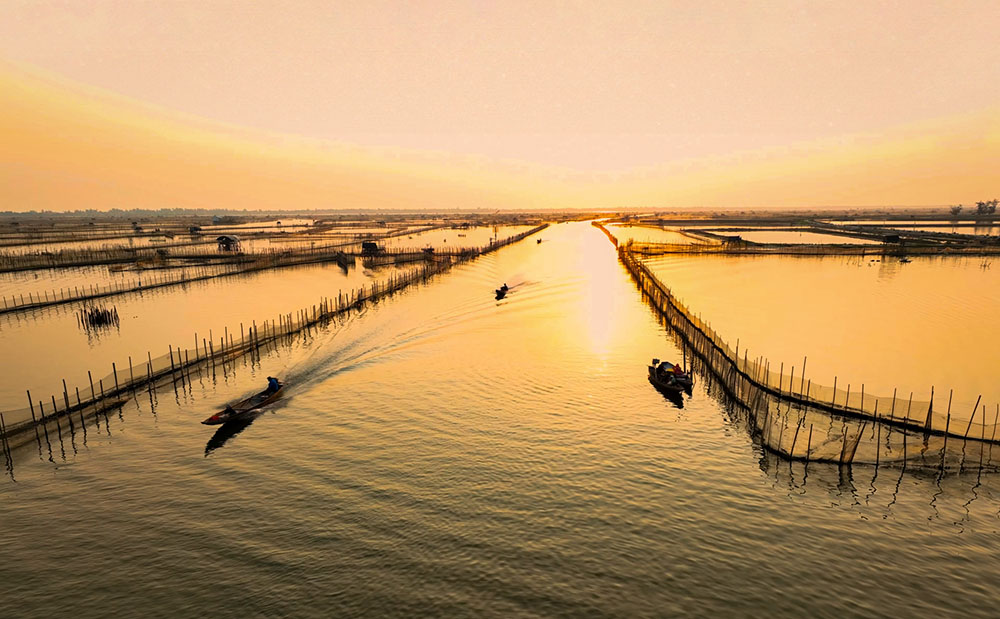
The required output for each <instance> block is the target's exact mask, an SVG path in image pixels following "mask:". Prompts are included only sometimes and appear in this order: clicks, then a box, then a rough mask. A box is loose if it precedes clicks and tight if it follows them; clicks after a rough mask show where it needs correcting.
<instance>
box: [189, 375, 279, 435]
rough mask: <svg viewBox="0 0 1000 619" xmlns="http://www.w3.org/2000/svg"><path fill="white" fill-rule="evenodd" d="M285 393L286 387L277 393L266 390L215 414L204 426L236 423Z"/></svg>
mask: <svg viewBox="0 0 1000 619" xmlns="http://www.w3.org/2000/svg"><path fill="white" fill-rule="evenodd" d="M284 392H285V385H281V386H280V387H278V390H277V391H268V390H267V389H265V390H264V391H261V392H260V393H258V394H256V395H252V396H250V397H249V398H247V399H245V400H240V401H239V402H237V403H236V404H230V405H229V406H227V407H226V408H224V409H222V410H221V411H219V412H217V413H215V414H214V415H212V416H211V417H209V418H208V419H206V420H205V421H202V423H203V424H205V425H207V426H215V425H219V424H220V423H226V422H229V421H235V420H237V419H240V418H242V417H245V416H246V415H247V414H248V413H250V412H252V411H255V410H257V409H258V408H260V407H262V406H266V405H268V404H270V403H271V402H274V401H275V400H277V399H278V398H279V397H281V394H282V393H284Z"/></svg>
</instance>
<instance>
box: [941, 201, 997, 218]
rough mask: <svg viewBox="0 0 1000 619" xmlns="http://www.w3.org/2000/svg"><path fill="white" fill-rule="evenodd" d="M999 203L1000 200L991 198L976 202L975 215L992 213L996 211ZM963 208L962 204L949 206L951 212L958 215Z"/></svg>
mask: <svg viewBox="0 0 1000 619" xmlns="http://www.w3.org/2000/svg"><path fill="white" fill-rule="evenodd" d="M998 204H1000V200H997V199H996V198H993V199H992V200H981V201H979V202H976V215H994V214H996V212H997V205H998ZM963 208H965V206H964V205H962V204H956V205H955V206H953V207H951V209H950V210H951V214H952V215H958V214H959V213H961V212H962V209H963Z"/></svg>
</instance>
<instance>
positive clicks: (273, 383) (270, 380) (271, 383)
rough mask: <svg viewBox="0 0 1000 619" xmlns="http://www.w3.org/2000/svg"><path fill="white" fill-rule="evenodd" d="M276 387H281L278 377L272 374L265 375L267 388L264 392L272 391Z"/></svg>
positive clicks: (276, 388)
mask: <svg viewBox="0 0 1000 619" xmlns="http://www.w3.org/2000/svg"><path fill="white" fill-rule="evenodd" d="M278 389H281V383H280V382H279V381H278V379H277V378H275V377H273V376H268V377H267V390H266V391H265V393H274V392H276V391H277V390H278Z"/></svg>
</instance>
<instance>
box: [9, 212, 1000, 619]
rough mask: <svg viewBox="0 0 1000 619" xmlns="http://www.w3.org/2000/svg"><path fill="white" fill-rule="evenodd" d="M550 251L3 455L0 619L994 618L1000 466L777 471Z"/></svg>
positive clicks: (555, 243) (601, 257)
mask: <svg viewBox="0 0 1000 619" xmlns="http://www.w3.org/2000/svg"><path fill="white" fill-rule="evenodd" d="M541 236H542V238H544V242H543V243H541V244H537V243H535V242H534V238H533V237H532V238H529V239H527V240H525V241H523V242H521V243H519V244H516V245H514V246H512V247H509V248H506V249H503V250H501V251H499V252H496V253H493V254H489V255H487V256H484V257H482V258H480V259H478V260H476V261H474V262H472V263H469V264H466V265H463V266H460V267H457V268H455V269H454V270H453V271H451V272H449V273H446V274H444V275H442V276H440V277H438V278H436V279H434V280H432V281H431V282H429V283H427V284H425V285H421V286H418V287H414V288H411V289H408V290H406V291H404V292H403V293H401V294H399V295H396V296H395V297H392V298H390V299H387V300H384V301H382V302H380V303H378V304H377V305H375V306H373V307H370V308H368V309H366V310H365V311H364V312H362V313H360V314H354V315H352V316H351V317H349V318H348V319H346V320H345V321H343V322H341V323H338V324H335V325H330V326H329V327H328V328H325V329H322V330H318V331H314V332H312V333H311V334H309V335H307V336H303V337H300V338H296V340H295V342H294V343H292V344H289V345H287V346H282V347H279V348H278V349H277V350H276V351H274V352H272V353H270V354H269V355H266V356H264V357H263V358H262V359H261V360H260V363H259V364H255V363H251V362H250V361H249V360H246V359H244V360H242V361H240V362H239V363H237V364H236V367H235V370H230V371H227V372H226V373H225V374H223V373H222V372H221V371H219V372H217V373H216V374H215V376H214V378H213V376H212V375H211V374H210V373H203V374H202V375H201V376H200V377H196V378H195V380H193V381H192V383H191V384H188V385H184V386H178V388H177V390H176V391H175V390H174V389H170V388H164V387H161V388H160V389H159V391H157V392H156V393H155V394H148V393H145V392H143V393H140V394H138V395H137V397H136V398H135V399H134V400H133V401H131V402H129V403H128V404H127V405H126V406H125V407H124V408H123V409H122V410H121V411H120V413H113V414H111V415H108V416H106V417H104V416H102V417H100V418H98V419H91V420H88V422H87V424H86V428H85V429H86V433H84V432H83V430H82V429H81V428H80V427H79V424H78V425H77V427H76V428H75V430H74V431H73V432H72V433H70V432H68V431H67V430H65V428H64V436H62V440H59V438H58V437H56V436H50V437H49V440H48V441H41V442H39V443H34V442H32V443H31V444H29V445H27V446H25V447H24V448H21V449H18V450H16V451H15V454H14V461H13V470H12V471H11V472H10V474H9V475H8V477H7V478H6V481H4V482H3V483H0V525H2V527H3V537H2V538H0V539H2V541H0V550H2V553H0V556H2V557H3V560H2V561H0V582H2V583H3V587H4V595H3V599H4V600H5V607H4V615H5V616H11V617H18V616H25V617H28V616H39V615H43V614H45V615H57V614H64V613H72V614H73V615H74V616H77V617H106V616H112V615H113V616H143V617H147V616H154V617H155V616H164V617H166V616H170V617H176V616H213V617H245V616H262V615H266V616H300V617H329V616H380V617H381V616H415V615H422V616H459V617H484V616H490V617H512V616H526V617H538V616H565V617H577V616H581V617H582V616H586V617H595V616H621V617H660V616H676V615H682V614H683V615H695V616H720V615H722V616H764V615H767V616H774V617H801V616H804V615H813V616H837V617H842V616H916V615H921V616H926V615H936V616H956V617H957V616H962V617H969V616H994V615H995V599H996V596H995V592H994V586H995V583H996V582H997V580H998V578H1000V562H998V561H996V559H995V555H996V553H997V551H998V550H1000V536H998V534H997V531H998V528H1000V516H998V512H1000V500H998V499H1000V478H998V477H997V476H996V475H991V474H983V475H979V474H977V473H963V474H948V475H945V476H943V477H939V476H937V475H936V474H933V473H921V472H919V471H901V470H899V469H891V468H885V467H883V468H881V469H875V468H873V467H864V466H855V467H853V468H845V469H838V468H837V467H834V466H829V465H822V464H817V463H812V464H810V465H809V466H808V468H806V467H805V466H804V465H803V464H801V463H794V464H789V463H787V462H780V461H778V460H776V459H774V458H773V457H771V456H768V455H767V454H766V453H763V452H762V451H761V450H760V448H759V447H758V445H757V444H756V443H755V442H754V440H753V439H752V438H751V437H750V436H749V435H748V434H747V432H746V430H745V426H744V424H743V423H742V422H741V421H740V419H739V415H737V414H735V413H734V412H733V411H730V410H728V409H727V407H726V406H725V405H724V404H723V403H722V402H721V400H719V399H718V398H717V396H716V395H715V394H712V393H710V392H709V390H708V389H707V387H706V385H707V381H706V380H705V379H704V377H700V378H699V382H698V383H697V384H696V386H695V388H694V390H693V393H692V395H691V396H690V397H688V398H686V399H685V400H684V401H683V406H682V407H678V405H677V404H676V403H674V402H671V401H668V400H666V399H665V398H664V397H663V396H661V395H660V394H659V393H658V392H656V391H655V390H653V389H652V387H651V386H650V385H649V383H648V382H647V381H646V364H647V363H648V361H649V359H650V358H652V357H654V356H657V357H661V358H666V359H677V358H679V356H680V352H679V349H678V348H677V347H676V346H675V345H674V344H673V343H672V340H671V337H670V335H669V333H668V332H667V331H666V330H665V328H664V327H663V326H662V325H661V324H660V323H659V322H658V321H657V319H656V316H655V315H654V314H653V313H652V312H651V310H650V309H649V308H648V306H646V305H645V304H644V303H643V301H642V299H641V297H640V295H639V293H638V292H637V290H636V288H635V287H634V285H633V284H632V283H631V281H630V279H629V277H628V274H627V273H626V272H625V270H624V269H623V268H622V267H621V266H620V265H619V264H618V263H617V261H616V259H615V254H614V250H613V248H612V247H611V245H610V244H609V243H608V241H607V239H606V237H605V236H604V235H603V234H602V233H601V232H600V231H598V230H596V229H594V228H592V227H591V226H589V225H587V224H564V225H559V226H555V227H552V228H550V229H548V230H546V231H544V232H543V233H542V234H541ZM908 266H913V265H908ZM866 268H867V267H866ZM504 281H506V282H507V283H508V284H509V285H510V286H511V292H510V294H509V295H508V297H507V298H506V299H504V300H503V301H499V302H497V301H495V300H494V298H493V295H492V290H493V288H495V287H496V286H497V285H498V284H499V283H501V282H504ZM273 285H274V286H280V285H281V284H280V282H278V283H274V284H273ZM692 305H695V304H694V303H692ZM192 326H194V325H192ZM164 344H166V342H164ZM8 363H9V362H8ZM269 374H275V375H279V376H281V377H282V378H284V379H285V380H286V381H287V382H288V384H289V388H288V392H287V394H286V396H285V397H284V398H283V399H282V400H281V401H280V402H279V403H278V404H277V405H275V406H273V407H270V408H268V409H267V410H265V411H264V413H263V414H262V415H260V416H259V417H258V418H256V419H255V420H254V421H253V423H252V424H250V425H248V426H247V427H245V428H243V429H242V431H240V432H239V433H236V434H231V435H229V434H223V435H215V436H213V434H214V430H215V429H214V428H211V427H206V426H203V425H200V424H199V423H198V422H199V421H200V420H201V419H203V418H205V417H207V416H208V415H209V414H210V413H211V412H213V411H214V410H216V409H217V408H218V407H219V406H220V404H222V403H224V402H226V401H229V400H232V399H235V398H238V397H240V396H242V395H244V394H247V393H249V392H252V391H254V390H256V389H258V388H259V387H260V386H261V385H262V383H263V381H264V377H265V376H267V375H269Z"/></svg>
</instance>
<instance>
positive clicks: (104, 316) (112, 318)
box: [76, 305, 120, 330]
mask: <svg viewBox="0 0 1000 619" xmlns="http://www.w3.org/2000/svg"><path fill="white" fill-rule="evenodd" d="M76 318H77V320H78V321H79V322H80V326H82V327H83V328H84V329H87V330H90V329H101V328H106V327H117V326H118V325H119V324H120V321H119V319H118V308H117V307H114V306H112V307H111V309H108V308H106V307H97V306H94V305H91V306H89V307H84V308H82V309H80V310H79V311H78V312H77V313H76Z"/></svg>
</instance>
